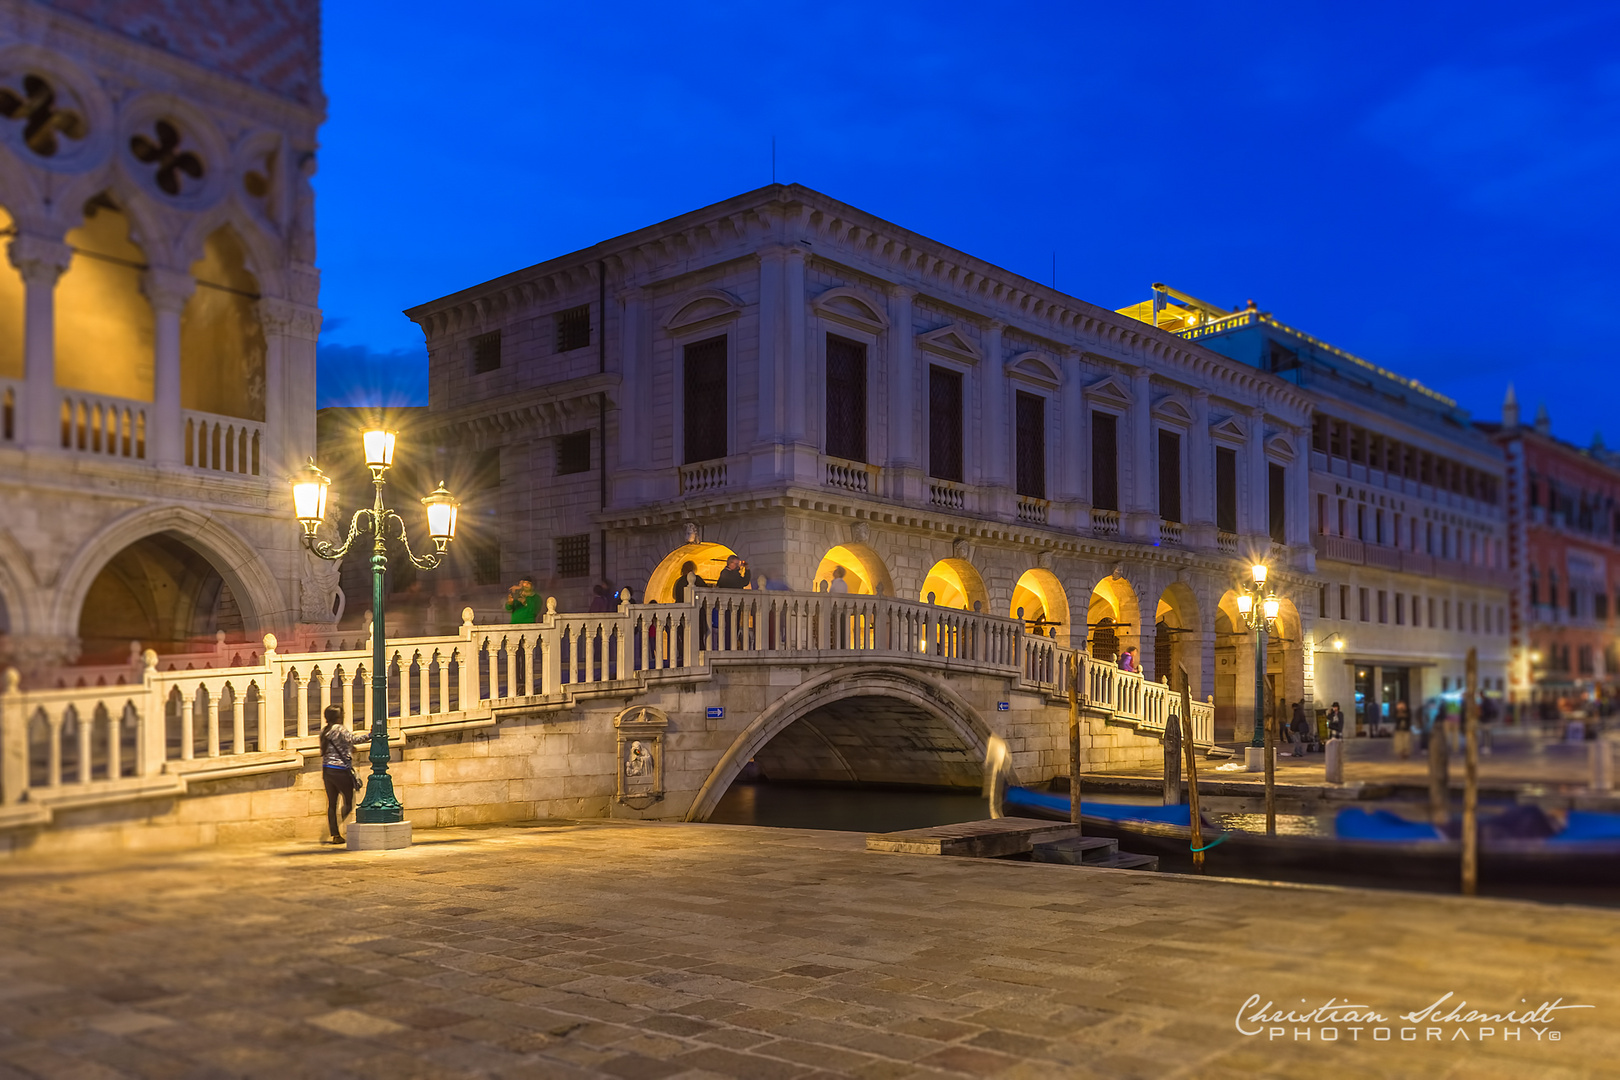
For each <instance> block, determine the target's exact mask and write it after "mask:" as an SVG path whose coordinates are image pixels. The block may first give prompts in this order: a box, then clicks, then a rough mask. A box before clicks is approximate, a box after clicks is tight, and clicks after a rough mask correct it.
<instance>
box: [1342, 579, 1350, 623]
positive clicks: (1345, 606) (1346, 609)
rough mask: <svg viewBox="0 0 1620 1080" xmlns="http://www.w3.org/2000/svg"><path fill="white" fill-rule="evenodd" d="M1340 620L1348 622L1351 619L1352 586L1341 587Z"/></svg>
mask: <svg viewBox="0 0 1620 1080" xmlns="http://www.w3.org/2000/svg"><path fill="white" fill-rule="evenodd" d="M1339 618H1341V619H1344V620H1345V621H1346V622H1348V621H1349V619H1350V586H1348V585H1340V586H1339Z"/></svg>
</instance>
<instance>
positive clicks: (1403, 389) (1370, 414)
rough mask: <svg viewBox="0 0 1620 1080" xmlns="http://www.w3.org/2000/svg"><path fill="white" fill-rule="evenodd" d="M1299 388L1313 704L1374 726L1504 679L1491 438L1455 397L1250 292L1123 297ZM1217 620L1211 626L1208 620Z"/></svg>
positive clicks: (1499, 466)
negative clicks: (1326, 337)
mask: <svg viewBox="0 0 1620 1080" xmlns="http://www.w3.org/2000/svg"><path fill="white" fill-rule="evenodd" d="M1126 310H1127V311H1128V312H1130V313H1131V314H1132V315H1134V316H1136V317H1137V318H1140V319H1142V320H1144V321H1146V322H1149V323H1153V324H1155V325H1157V326H1159V327H1161V328H1165V329H1169V330H1171V331H1173V332H1175V333H1176V334H1178V335H1179V336H1181V337H1183V338H1186V339H1187V340H1190V341H1196V342H1197V343H1198V344H1200V345H1202V346H1204V347H1206V348H1208V349H1211V350H1213V351H1215V352H1218V353H1221V354H1223V355H1226V356H1230V357H1232V358H1233V359H1235V360H1238V361H1240V362H1242V363H1244V364H1247V365H1250V366H1252V367H1254V368H1255V369H1257V370H1260V371H1265V372H1269V373H1271V374H1273V375H1275V376H1276V377H1278V378H1281V379H1285V380H1287V381H1289V382H1290V383H1292V384H1294V385H1296V386H1298V387H1299V389H1300V391H1301V392H1302V393H1304V394H1305V395H1307V396H1308V398H1309V399H1310V403H1311V404H1310V407H1311V411H1312V418H1311V436H1310V447H1309V458H1310V470H1309V481H1308V483H1309V494H1308V504H1309V507H1310V537H1311V543H1312V544H1313V545H1314V548H1315V552H1316V566H1315V568H1316V577H1315V578H1314V580H1313V587H1314V588H1315V590H1316V592H1317V602H1316V604H1315V609H1316V611H1317V612H1318V613H1319V614H1318V619H1317V622H1316V630H1317V634H1316V637H1315V641H1314V648H1315V650H1316V663H1315V672H1316V681H1315V686H1316V692H1317V704H1318V705H1323V704H1325V703H1330V702H1332V701H1338V702H1340V703H1341V705H1342V706H1343V708H1344V711H1345V714H1346V715H1347V716H1350V715H1352V712H1353V713H1354V715H1355V718H1356V722H1357V725H1358V727H1361V728H1365V726H1366V725H1367V723H1368V720H1369V718H1370V717H1371V718H1382V723H1383V724H1384V725H1385V726H1386V729H1387V725H1388V724H1389V722H1390V713H1391V711H1392V708H1393V705H1394V703H1396V702H1398V701H1403V700H1404V701H1406V702H1407V703H1408V704H1409V705H1410V706H1411V707H1413V708H1414V709H1416V708H1417V706H1418V705H1419V704H1420V703H1422V702H1423V701H1425V700H1427V699H1431V698H1433V697H1435V696H1436V695H1440V694H1445V693H1448V692H1454V691H1456V690H1458V689H1460V688H1461V687H1462V686H1463V679H1464V674H1465V667H1466V661H1467V654H1468V650H1469V649H1470V648H1477V649H1478V658H1479V677H1480V685H1481V687H1482V688H1483V689H1485V690H1487V691H1488V692H1490V693H1492V694H1500V693H1502V692H1504V691H1505V690H1506V689H1507V679H1508V658H1509V644H1510V640H1511V634H1510V625H1509V624H1510V619H1509V608H1510V599H1511V598H1510V590H1509V588H1508V575H1509V558H1508V524H1509V523H1508V507H1507V502H1508V494H1507V483H1506V470H1505V466H1504V462H1503V458H1502V454H1501V452H1500V450H1499V448H1498V447H1497V446H1496V445H1494V444H1493V443H1492V441H1491V439H1490V437H1489V436H1488V435H1487V434H1485V433H1483V432H1481V431H1479V430H1477V429H1476V428H1475V426H1474V425H1473V424H1472V423H1471V422H1470V420H1469V417H1468V415H1467V413H1465V412H1464V411H1463V410H1461V409H1459V408H1458V407H1457V404H1456V402H1455V401H1452V400H1451V399H1450V398H1447V397H1444V396H1443V395H1441V394H1438V393H1436V392H1434V391H1433V390H1430V389H1428V388H1427V387H1424V386H1422V385H1420V384H1419V383H1417V382H1415V381H1413V380H1410V379H1406V378H1402V377H1401V376H1399V375H1396V374H1395V373H1393V372H1390V371H1387V370H1385V369H1383V368H1380V367H1377V366H1376V365H1374V364H1371V363H1368V362H1367V361H1365V360H1362V359H1360V358H1359V357H1355V356H1352V355H1350V354H1349V353H1346V352H1344V351H1343V350H1341V349H1337V348H1335V347H1333V346H1331V345H1329V344H1327V343H1326V342H1323V341H1319V340H1317V339H1315V338H1313V337H1311V336H1309V335H1307V334H1304V333H1302V332H1301V331H1299V330H1296V329H1294V328H1292V327H1290V326H1287V325H1285V324H1283V323H1282V322H1279V321H1278V320H1277V319H1276V318H1274V317H1273V316H1272V315H1271V314H1270V313H1267V312H1262V311H1259V310H1257V309H1256V308H1254V306H1253V305H1252V303H1251V305H1250V306H1249V307H1248V308H1246V309H1239V310H1237V311H1228V310H1225V309H1223V308H1220V307H1217V306H1214V305H1211V304H1208V303H1206V302H1204V301H1200V300H1198V299H1196V298H1194V297H1192V296H1189V295H1187V294H1186V293H1182V292H1178V291H1177V290H1174V289H1171V288H1169V287H1167V286H1162V285H1155V286H1154V297H1153V299H1152V300H1150V301H1146V302H1144V303H1143V304H1140V305H1137V306H1136V307H1134V308H1128V309H1126ZM1223 632H1224V628H1223Z"/></svg>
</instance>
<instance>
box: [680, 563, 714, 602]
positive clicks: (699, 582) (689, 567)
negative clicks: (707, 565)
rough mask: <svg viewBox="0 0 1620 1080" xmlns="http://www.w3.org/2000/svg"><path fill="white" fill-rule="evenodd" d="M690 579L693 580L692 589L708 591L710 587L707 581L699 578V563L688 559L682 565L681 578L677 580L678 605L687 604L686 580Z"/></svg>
mask: <svg viewBox="0 0 1620 1080" xmlns="http://www.w3.org/2000/svg"><path fill="white" fill-rule="evenodd" d="M688 577H690V578H691V579H692V588H694V589H707V588H708V587H709V583H708V582H707V581H704V580H703V579H702V578H700V577H698V572H697V563H695V562H693V561H692V560H691V559H687V560H686V561H685V562H683V563H681V576H680V577H678V578H676V579H675V602H676V603H677V604H684V603H686V588H687V585H686V579H687V578H688Z"/></svg>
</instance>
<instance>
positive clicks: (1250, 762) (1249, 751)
mask: <svg viewBox="0 0 1620 1080" xmlns="http://www.w3.org/2000/svg"><path fill="white" fill-rule="evenodd" d="M1243 764H1244V765H1245V766H1246V767H1247V769H1248V771H1249V772H1265V771H1266V748H1265V747H1263V746H1245V747H1244V748H1243Z"/></svg>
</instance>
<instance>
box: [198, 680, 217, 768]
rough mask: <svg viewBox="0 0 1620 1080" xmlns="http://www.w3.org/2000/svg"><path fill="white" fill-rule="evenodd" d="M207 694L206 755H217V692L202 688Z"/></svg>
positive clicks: (212, 756) (213, 756)
mask: <svg viewBox="0 0 1620 1080" xmlns="http://www.w3.org/2000/svg"><path fill="white" fill-rule="evenodd" d="M202 692H203V693H206V694H207V695H208V756H209V757H211V758H215V757H219V693H218V691H215V690H207V689H204V690H203V691H202Z"/></svg>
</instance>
